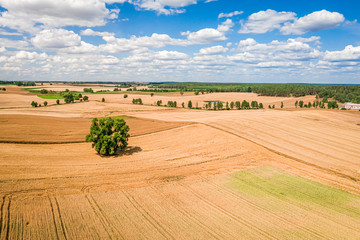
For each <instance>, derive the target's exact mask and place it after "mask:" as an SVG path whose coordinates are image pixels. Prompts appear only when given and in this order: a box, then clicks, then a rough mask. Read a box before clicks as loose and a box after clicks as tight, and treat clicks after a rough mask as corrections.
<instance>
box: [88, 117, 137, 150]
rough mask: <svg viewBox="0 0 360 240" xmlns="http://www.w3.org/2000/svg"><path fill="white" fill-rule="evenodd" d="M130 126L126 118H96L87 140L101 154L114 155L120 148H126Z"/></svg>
mask: <svg viewBox="0 0 360 240" xmlns="http://www.w3.org/2000/svg"><path fill="white" fill-rule="evenodd" d="M128 132H129V126H128V125H126V122H125V120H124V119H118V118H116V119H114V118H105V119H103V118H101V119H97V118H94V119H93V120H92V124H91V128H90V134H88V135H87V136H86V141H87V142H92V147H93V148H95V151H96V152H98V153H99V154H101V155H114V154H116V151H117V150H118V149H121V150H123V149H125V148H126V147H127V145H128V138H129V136H130V135H129V133H128Z"/></svg>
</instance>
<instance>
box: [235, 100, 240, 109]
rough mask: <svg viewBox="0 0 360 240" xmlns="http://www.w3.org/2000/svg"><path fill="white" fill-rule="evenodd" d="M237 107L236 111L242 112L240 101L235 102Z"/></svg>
mask: <svg viewBox="0 0 360 240" xmlns="http://www.w3.org/2000/svg"><path fill="white" fill-rule="evenodd" d="M235 106H236V109H238V110H240V108H241V103H240V101H236V102H235Z"/></svg>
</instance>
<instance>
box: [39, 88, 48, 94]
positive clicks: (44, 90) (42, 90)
mask: <svg viewBox="0 0 360 240" xmlns="http://www.w3.org/2000/svg"><path fill="white" fill-rule="evenodd" d="M40 93H41V94H48V90H46V89H41V91H40Z"/></svg>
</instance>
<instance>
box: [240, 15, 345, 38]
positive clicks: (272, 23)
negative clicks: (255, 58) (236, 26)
mask: <svg viewBox="0 0 360 240" xmlns="http://www.w3.org/2000/svg"><path fill="white" fill-rule="evenodd" d="M344 21H345V18H344V16H343V15H342V14H340V13H337V12H329V11H326V10H322V11H317V12H313V13H310V14H308V15H306V16H304V17H301V18H297V17H296V14H295V13H293V12H277V11H274V10H271V9H268V10H266V11H260V12H257V13H253V14H251V15H250V16H249V18H248V19H247V21H241V29H240V30H239V33H266V32H270V31H273V30H275V29H278V30H279V31H280V32H281V33H282V34H284V35H289V34H295V35H302V34H304V33H307V32H317V31H321V30H326V29H331V28H335V27H337V26H339V25H340V24H341V23H342V22H344Z"/></svg>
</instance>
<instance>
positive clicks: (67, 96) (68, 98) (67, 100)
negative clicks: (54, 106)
mask: <svg viewBox="0 0 360 240" xmlns="http://www.w3.org/2000/svg"><path fill="white" fill-rule="evenodd" d="M74 100H75V99H74V95H73V94H72V93H71V92H69V91H67V92H66V93H65V94H64V101H65V103H71V102H74Z"/></svg>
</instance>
